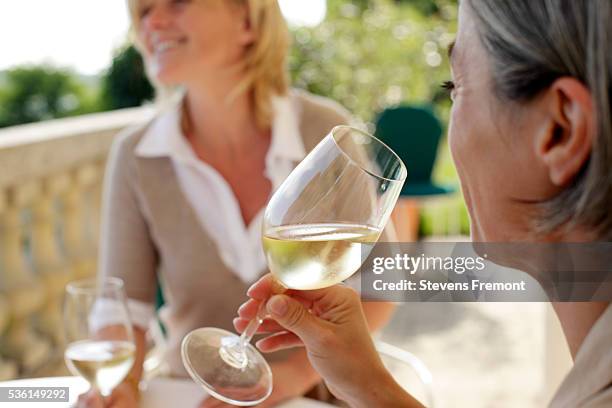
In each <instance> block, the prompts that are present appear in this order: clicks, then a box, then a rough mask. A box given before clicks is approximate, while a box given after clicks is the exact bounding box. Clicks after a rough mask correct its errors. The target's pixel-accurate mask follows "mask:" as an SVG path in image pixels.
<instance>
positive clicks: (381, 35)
mask: <svg viewBox="0 0 612 408" xmlns="http://www.w3.org/2000/svg"><path fill="white" fill-rule="evenodd" d="M455 4H456V2H455V1H454V0H436V1H433V0H411V1H406V0H404V1H399V2H398V1H392V0H369V1H365V0H364V1H360V2H352V1H346V0H328V14H327V18H326V19H325V21H324V22H323V23H322V24H320V25H319V26H317V27H311V28H309V27H300V28H295V29H293V34H294V44H293V45H294V46H293V49H292V52H291V57H290V61H289V63H290V71H291V76H292V79H293V82H294V84H295V85H296V86H297V87H300V88H305V89H308V90H309V91H311V92H313V93H316V94H320V95H325V96H328V97H330V98H332V99H335V100H337V101H339V102H340V103H341V104H342V105H344V106H345V107H346V108H347V109H349V110H350V111H351V112H353V114H355V115H356V116H357V117H358V118H360V119H361V120H363V121H365V122H371V121H372V119H373V118H374V116H375V114H376V113H377V112H379V111H381V110H382V109H384V108H385V107H387V106H389V105H394V104H398V103H401V102H411V103H433V104H434V105H435V106H436V108H437V109H436V110H437V111H438V113H439V114H440V115H442V117H443V119H444V118H445V117H446V112H447V111H448V106H449V103H448V98H447V97H446V96H445V94H444V92H443V91H442V89H441V88H440V83H441V82H442V81H444V80H446V79H448V78H449V76H450V74H449V66H448V61H447V58H446V48H447V46H448V44H449V43H450V42H451V41H452V39H453V36H454V32H455V25H456V23H455V21H456V5H455Z"/></svg>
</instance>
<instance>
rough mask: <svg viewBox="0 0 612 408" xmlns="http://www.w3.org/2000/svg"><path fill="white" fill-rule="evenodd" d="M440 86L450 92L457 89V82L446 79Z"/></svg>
mask: <svg viewBox="0 0 612 408" xmlns="http://www.w3.org/2000/svg"><path fill="white" fill-rule="evenodd" d="M440 86H441V87H442V88H443V89H445V90H447V91H449V92H450V91H452V90H453V89H455V83H454V82H453V81H444V82H442V83H441V84H440Z"/></svg>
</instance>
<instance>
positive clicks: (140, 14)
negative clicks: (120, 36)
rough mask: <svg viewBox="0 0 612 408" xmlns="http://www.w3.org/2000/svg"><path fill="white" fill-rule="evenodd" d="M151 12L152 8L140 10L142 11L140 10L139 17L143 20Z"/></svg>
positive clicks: (147, 7) (144, 7) (145, 7)
mask: <svg viewBox="0 0 612 408" xmlns="http://www.w3.org/2000/svg"><path fill="white" fill-rule="evenodd" d="M150 11H151V6H148V5H147V6H143V7H141V8H140V10H138V17H139V18H140V19H143V18H145V17H146V16H147V14H149V12H150Z"/></svg>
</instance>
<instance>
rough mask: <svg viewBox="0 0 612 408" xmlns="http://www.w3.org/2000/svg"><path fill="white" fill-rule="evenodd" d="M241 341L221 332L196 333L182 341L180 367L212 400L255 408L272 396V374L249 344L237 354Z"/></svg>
mask: <svg viewBox="0 0 612 408" xmlns="http://www.w3.org/2000/svg"><path fill="white" fill-rule="evenodd" d="M239 343H240V337H238V336H237V335H235V334H233V333H231V332H229V331H227V330H222V329H216V328H212V327H205V328H201V329H196V330H194V331H192V332H190V333H189V334H187V336H185V338H184V339H183V343H182V345H181V356H182V358H183V365H184V366H185V368H186V369H187V372H188V373H189V375H190V376H191V378H193V380H194V381H195V382H197V383H199V384H200V385H202V386H203V387H204V388H205V389H206V390H207V391H208V392H209V393H210V394H211V395H212V396H213V397H215V398H217V399H219V400H221V401H223V402H227V403H228V404H234V405H239V406H250V405H257V404H259V403H261V402H262V401H264V400H265V399H266V398H268V396H270V393H271V392H272V371H271V370H270V366H269V365H268V363H267V362H266V360H265V359H264V358H263V356H262V355H261V354H260V353H259V352H258V351H257V350H256V349H255V347H253V346H252V345H251V344H247V345H246V347H245V348H244V353H243V354H241V353H239V352H238V353H237V352H236V350H240V349H236V347H237V346H238V345H239Z"/></svg>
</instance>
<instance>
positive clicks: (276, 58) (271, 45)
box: [127, 0, 290, 128]
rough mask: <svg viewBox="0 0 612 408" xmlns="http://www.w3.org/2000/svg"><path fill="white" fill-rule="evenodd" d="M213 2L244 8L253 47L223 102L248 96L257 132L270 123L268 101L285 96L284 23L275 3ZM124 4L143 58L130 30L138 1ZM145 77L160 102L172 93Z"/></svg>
mask: <svg viewBox="0 0 612 408" xmlns="http://www.w3.org/2000/svg"><path fill="white" fill-rule="evenodd" d="M200 1H210V0H200ZM217 1H225V2H231V3H233V4H234V5H239V6H244V7H246V8H247V12H248V17H249V24H250V28H251V30H253V32H254V34H255V36H254V37H255V40H254V42H253V44H251V45H250V46H249V47H248V48H247V49H246V51H245V55H244V59H243V61H242V63H241V64H240V66H239V67H238V69H240V70H242V71H243V72H244V78H243V79H242V81H241V82H239V83H238V84H237V85H236V87H235V88H234V89H233V90H232V92H230V94H229V95H228V98H227V102H231V101H232V100H233V99H234V98H236V97H237V96H239V95H241V94H242V93H244V92H246V93H248V94H249V96H250V97H251V98H252V102H253V107H254V113H255V120H256V122H257V125H258V126H259V127H260V128H267V127H269V126H270V124H271V123H272V98H273V97H274V96H276V95H278V96H282V95H285V94H286V93H287V90H288V88H289V76H288V74H287V66H286V61H287V53H288V49H289V45H290V37H289V30H288V28H287V23H286V22H285V19H284V18H283V15H282V13H281V11H280V7H279V6H278V2H277V0H217ZM127 2H128V8H129V12H130V17H131V22H132V33H131V37H132V41H133V42H134V44H135V46H136V48H137V49H138V50H139V51H140V52H141V54H144V53H143V50H142V45H141V44H139V43H138V41H137V39H136V36H135V35H134V33H135V30H134V28H136V27H137V26H138V23H139V15H138V14H139V10H138V3H139V0H127ZM147 75H148V73H147ZM148 76H149V79H150V80H151V82H152V83H153V84H154V86H155V88H156V90H157V91H158V94H159V97H160V98H162V99H166V98H167V97H168V96H171V95H172V94H174V93H175V92H172V91H171V90H169V89H168V87H163V86H161V85H160V84H159V83H157V81H156V80H155V78H153V77H152V76H151V75H148Z"/></svg>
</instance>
